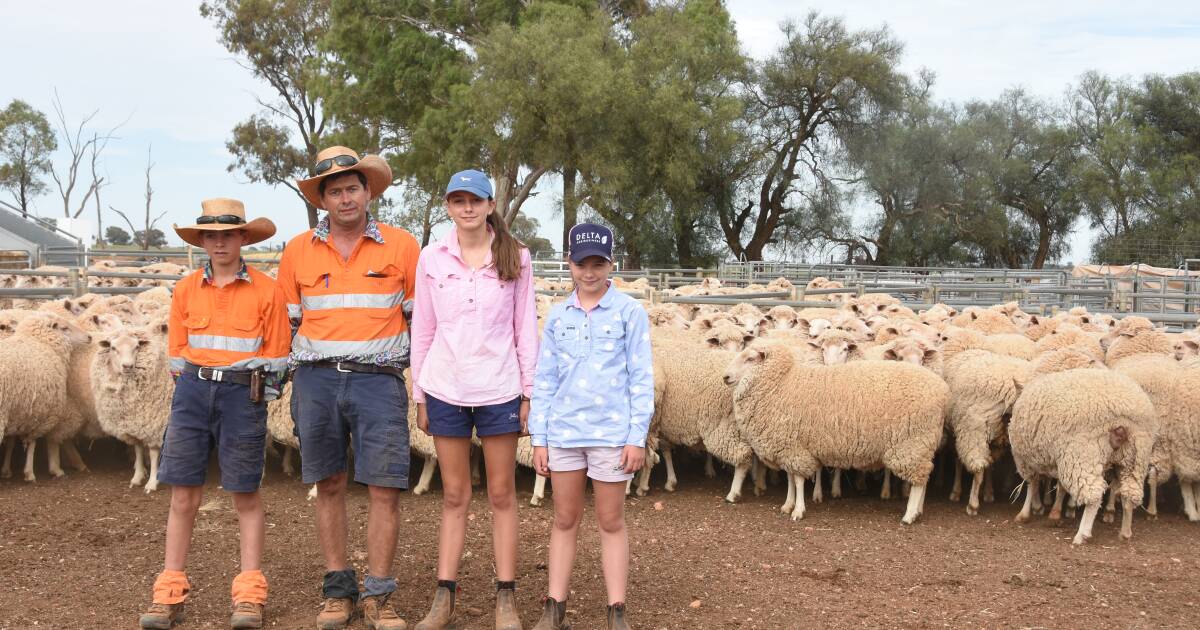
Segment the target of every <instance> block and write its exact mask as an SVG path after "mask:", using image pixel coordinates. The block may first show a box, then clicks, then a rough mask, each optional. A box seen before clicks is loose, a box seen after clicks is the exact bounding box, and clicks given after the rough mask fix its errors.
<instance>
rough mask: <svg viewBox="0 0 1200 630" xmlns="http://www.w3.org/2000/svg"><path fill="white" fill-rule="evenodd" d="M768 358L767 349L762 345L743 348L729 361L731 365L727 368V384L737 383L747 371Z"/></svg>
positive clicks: (725, 378)
mask: <svg viewBox="0 0 1200 630" xmlns="http://www.w3.org/2000/svg"><path fill="white" fill-rule="evenodd" d="M766 358H767V353H766V349H765V348H763V347H761V346H750V347H749V348H746V349H745V350H742V351H741V352H739V353H738V355H737V356H736V357H734V358H733V360H732V361H730V362H729V367H727V368H725V377H724V380H725V384H726V385H736V384H737V382H738V381H740V380H742V377H744V376H745V375H746V373H747V372H749V371H750V370H751V369H753V368H754V366H756V365H759V364H761V363H762V362H763V361H764V360H766Z"/></svg>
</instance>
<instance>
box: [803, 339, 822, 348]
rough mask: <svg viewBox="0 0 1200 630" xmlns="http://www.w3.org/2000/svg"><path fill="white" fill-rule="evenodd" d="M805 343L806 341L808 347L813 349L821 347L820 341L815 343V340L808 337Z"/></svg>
mask: <svg viewBox="0 0 1200 630" xmlns="http://www.w3.org/2000/svg"><path fill="white" fill-rule="evenodd" d="M805 343H807V344H808V346H809V347H810V348H813V349H814V350H820V349H821V344H820V343H817V342H816V341H815V340H812V339H809V340H808V341H806V342H805Z"/></svg>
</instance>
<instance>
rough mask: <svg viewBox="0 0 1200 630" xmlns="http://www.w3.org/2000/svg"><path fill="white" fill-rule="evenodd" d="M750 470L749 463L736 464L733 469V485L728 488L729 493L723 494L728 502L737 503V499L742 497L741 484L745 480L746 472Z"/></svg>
mask: <svg viewBox="0 0 1200 630" xmlns="http://www.w3.org/2000/svg"><path fill="white" fill-rule="evenodd" d="M748 472H750V464H744V465H741V466H737V467H735V468H734V469H733V485H732V486H730V488H729V494H727V495H725V500H726V501H728V502H730V503H737V502H738V499H741V498H742V484H743V483H745V482H746V473H748Z"/></svg>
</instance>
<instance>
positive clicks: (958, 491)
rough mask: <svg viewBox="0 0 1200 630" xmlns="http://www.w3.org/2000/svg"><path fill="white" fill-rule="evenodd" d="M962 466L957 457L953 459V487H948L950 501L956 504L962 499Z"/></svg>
mask: <svg viewBox="0 0 1200 630" xmlns="http://www.w3.org/2000/svg"><path fill="white" fill-rule="evenodd" d="M962 488H963V465H962V462H961V461H959V460H958V458H957V457H955V458H954V485H953V486H951V487H950V500H951V501H955V502H957V501H958V500H959V499H961V498H962Z"/></svg>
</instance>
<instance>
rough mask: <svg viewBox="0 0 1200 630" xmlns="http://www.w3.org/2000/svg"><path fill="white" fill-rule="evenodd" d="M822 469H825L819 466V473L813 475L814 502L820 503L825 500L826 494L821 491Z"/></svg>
mask: <svg viewBox="0 0 1200 630" xmlns="http://www.w3.org/2000/svg"><path fill="white" fill-rule="evenodd" d="M822 470H823V468H822V467H820V466H818V467H817V474H816V475H813V493H812V501H813V503H820V502H822V501H824V500H825V495H824V494H822V493H821V471H822Z"/></svg>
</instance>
